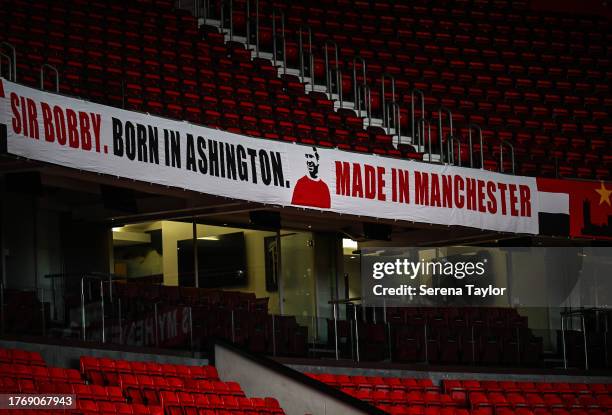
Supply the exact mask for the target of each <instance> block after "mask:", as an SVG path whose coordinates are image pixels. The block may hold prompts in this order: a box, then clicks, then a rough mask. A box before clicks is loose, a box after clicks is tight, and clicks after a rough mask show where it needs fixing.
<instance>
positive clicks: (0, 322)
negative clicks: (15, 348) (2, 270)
mask: <svg viewBox="0 0 612 415" xmlns="http://www.w3.org/2000/svg"><path fill="white" fill-rule="evenodd" d="M0 255H4V252H0ZM0 330H2V331H1V332H2V334H4V281H0Z"/></svg>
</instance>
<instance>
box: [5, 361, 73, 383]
mask: <svg viewBox="0 0 612 415" xmlns="http://www.w3.org/2000/svg"><path fill="white" fill-rule="evenodd" d="M0 376H2V377H5V378H15V379H34V380H41V381H44V380H50V381H53V382H67V383H84V381H83V379H82V378H81V375H80V373H79V371H78V370H75V369H64V368H61V367H45V366H29V365H23V364H6V363H4V364H0Z"/></svg>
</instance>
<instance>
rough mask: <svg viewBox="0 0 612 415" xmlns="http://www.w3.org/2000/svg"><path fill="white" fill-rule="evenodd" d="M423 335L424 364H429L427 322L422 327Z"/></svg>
mask: <svg viewBox="0 0 612 415" xmlns="http://www.w3.org/2000/svg"><path fill="white" fill-rule="evenodd" d="M423 333H424V337H425V363H429V345H428V344H427V343H429V342H428V341H427V322H426V323H425V324H424V325H423Z"/></svg>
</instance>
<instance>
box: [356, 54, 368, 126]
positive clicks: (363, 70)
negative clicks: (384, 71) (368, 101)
mask: <svg viewBox="0 0 612 415" xmlns="http://www.w3.org/2000/svg"><path fill="white" fill-rule="evenodd" d="M357 62H359V63H361V76H362V77H363V80H362V82H361V85H362V86H364V87H365V86H367V84H368V80H367V68H366V61H365V59H363V58H362V57H361V56H359V55H356V56H354V57H353V101H354V102H355V109H356V108H357V98H358V91H357V89H358V80H357ZM360 116H361V114H360Z"/></svg>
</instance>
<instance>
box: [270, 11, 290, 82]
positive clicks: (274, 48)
mask: <svg viewBox="0 0 612 415" xmlns="http://www.w3.org/2000/svg"><path fill="white" fill-rule="evenodd" d="M277 13H278V15H279V16H280V23H281V36H280V39H281V41H282V52H283V74H284V75H286V74H287V48H286V41H285V13H284V12H283V11H282V10H278V11H277V9H274V10H272V62H273V63H274V67H275V68H276V65H277V55H278V50H277V49H278V39H277V34H276V32H277V30H276V15H277Z"/></svg>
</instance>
